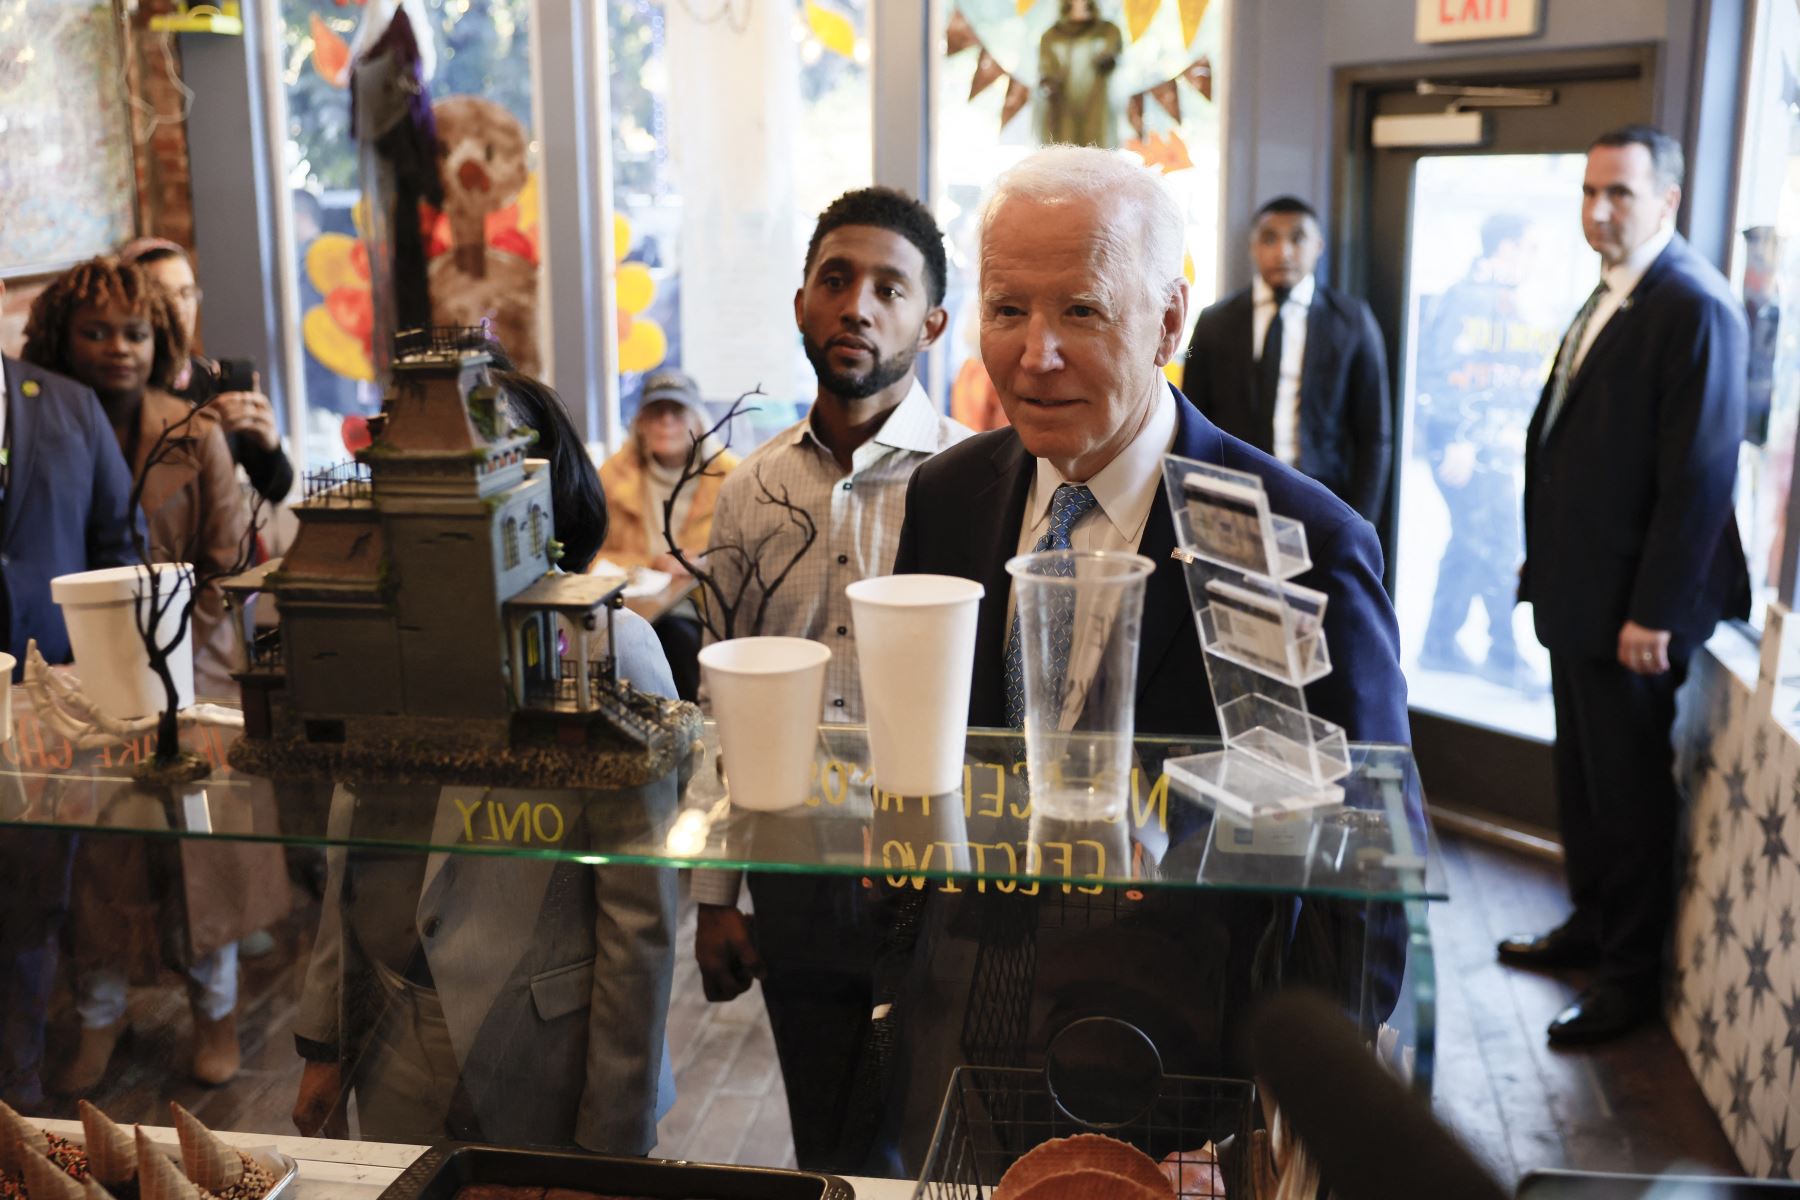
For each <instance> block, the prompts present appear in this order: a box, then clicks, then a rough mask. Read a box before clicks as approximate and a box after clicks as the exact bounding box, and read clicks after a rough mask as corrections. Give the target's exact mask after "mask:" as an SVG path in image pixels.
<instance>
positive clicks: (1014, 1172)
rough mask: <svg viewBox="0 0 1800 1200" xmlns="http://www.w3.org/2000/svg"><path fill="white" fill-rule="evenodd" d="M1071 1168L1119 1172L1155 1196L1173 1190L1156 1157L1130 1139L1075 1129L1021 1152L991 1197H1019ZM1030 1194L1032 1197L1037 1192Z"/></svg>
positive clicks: (1001, 1199)
mask: <svg viewBox="0 0 1800 1200" xmlns="http://www.w3.org/2000/svg"><path fill="white" fill-rule="evenodd" d="M1072 1171H1103V1172H1106V1173H1107V1174H1109V1175H1117V1176H1122V1177H1123V1178H1125V1179H1127V1180H1130V1181H1131V1182H1133V1183H1135V1184H1137V1185H1138V1186H1139V1187H1141V1188H1144V1189H1146V1190H1147V1191H1149V1192H1150V1193H1151V1194H1152V1195H1155V1196H1161V1197H1168V1196H1170V1195H1172V1194H1173V1192H1174V1190H1175V1189H1174V1187H1173V1186H1172V1185H1171V1184H1170V1183H1169V1180H1168V1177H1167V1176H1165V1175H1164V1174H1163V1173H1162V1170H1161V1168H1159V1167H1158V1166H1157V1165H1156V1161H1155V1160H1154V1159H1152V1158H1151V1157H1150V1156H1149V1155H1148V1154H1145V1153H1144V1152H1143V1151H1142V1150H1139V1149H1138V1148H1137V1147H1136V1146H1133V1145H1132V1144H1131V1143H1129V1142H1121V1141H1119V1140H1118V1139H1117V1138H1109V1137H1106V1136H1104V1135H1103V1134H1098V1133H1078V1134H1076V1135H1075V1136H1074V1137H1065V1138H1055V1139H1053V1140H1051V1141H1048V1142H1044V1143H1043V1144H1042V1145H1039V1146H1036V1147H1034V1148H1033V1149H1032V1150H1030V1151H1029V1152H1027V1153H1026V1154H1025V1155H1023V1156H1022V1157H1021V1158H1020V1159H1019V1161H1017V1162H1015V1163H1014V1164H1013V1165H1012V1166H1011V1167H1009V1168H1008V1169H1007V1172H1006V1174H1005V1175H1004V1176H1002V1177H1001V1179H1000V1186H999V1187H997V1188H995V1189H994V1200H1021V1198H1022V1197H1023V1195H1024V1193H1025V1192H1026V1191H1028V1190H1029V1189H1031V1188H1032V1187H1034V1186H1036V1185H1037V1184H1038V1183H1039V1182H1041V1181H1043V1180H1046V1179H1050V1178H1052V1177H1054V1176H1058V1175H1066V1174H1068V1173H1070V1172H1072ZM1070 1194H1071V1195H1073V1194H1074V1193H1070ZM1032 1195H1033V1197H1034V1200H1035V1198H1036V1196H1037V1193H1035V1192H1034V1193H1032Z"/></svg>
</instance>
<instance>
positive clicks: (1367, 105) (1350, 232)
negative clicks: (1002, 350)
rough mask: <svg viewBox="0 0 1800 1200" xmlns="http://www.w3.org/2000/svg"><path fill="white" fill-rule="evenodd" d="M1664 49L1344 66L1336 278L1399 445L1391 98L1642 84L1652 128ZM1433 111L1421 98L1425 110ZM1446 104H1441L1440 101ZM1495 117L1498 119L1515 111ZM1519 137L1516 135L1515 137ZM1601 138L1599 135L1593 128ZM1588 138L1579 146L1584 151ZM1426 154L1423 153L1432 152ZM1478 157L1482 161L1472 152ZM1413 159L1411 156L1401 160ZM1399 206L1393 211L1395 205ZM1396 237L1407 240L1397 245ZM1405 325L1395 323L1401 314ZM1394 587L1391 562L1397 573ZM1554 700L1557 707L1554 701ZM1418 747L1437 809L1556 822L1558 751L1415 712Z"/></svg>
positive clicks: (1400, 278)
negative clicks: (1375, 130)
mask: <svg viewBox="0 0 1800 1200" xmlns="http://www.w3.org/2000/svg"><path fill="white" fill-rule="evenodd" d="M1660 57H1661V55H1660V52H1659V48H1658V47H1657V46H1655V45H1653V44H1651V45H1637V46H1624V47H1610V48H1602V49H1592V50H1569V51H1549V52H1541V53H1530V54H1518V53H1514V54H1508V55H1497V56H1493V57H1480V58H1475V57H1471V58H1456V59H1441V60H1440V59H1434V60H1430V61H1428V62H1411V63H1405V64H1392V65H1377V66H1366V67H1344V68H1340V69H1339V70H1337V71H1336V72H1335V75H1334V81H1333V92H1334V109H1333V111H1334V112H1335V113H1336V121H1337V124H1336V128H1335V130H1334V131H1333V133H1334V135H1333V141H1332V145H1333V161H1332V199H1333V204H1332V228H1331V230H1330V231H1329V240H1330V242H1331V244H1332V245H1334V246H1337V247H1340V248H1341V249H1342V253H1341V254H1340V255H1338V256H1337V259H1336V263H1335V265H1334V270H1333V273H1334V275H1335V277H1336V282H1337V284H1338V286H1340V287H1342V288H1344V289H1345V290H1347V291H1349V292H1350V293H1351V294H1353V295H1359V296H1363V297H1364V298H1366V299H1367V300H1368V301H1369V303H1370V305H1371V306H1372V307H1373V308H1374V309H1375V312H1376V315H1377V316H1378V317H1379V318H1382V322H1381V323H1382V326H1383V335H1384V338H1385V340H1386V344H1387V351H1388V371H1389V384H1390V392H1391V395H1392V398H1393V399H1392V404H1393V413H1392V416H1393V421H1394V426H1393V427H1394V429H1395V431H1396V439H1398V437H1399V433H1400V430H1401V429H1402V428H1403V422H1404V420H1405V413H1404V408H1403V406H1404V403H1405V396H1404V395H1403V394H1402V391H1401V386H1402V384H1403V382H1404V378H1405V358H1404V357H1403V356H1404V354H1405V353H1406V352H1407V349H1408V348H1407V346H1406V345H1405V344H1404V336H1405V331H1404V328H1403V326H1404V319H1403V318H1404V308H1405V288H1406V257H1407V250H1408V247H1407V244H1406V243H1407V238H1406V234H1407V231H1408V230H1409V229H1410V227H1411V213H1410V212H1409V211H1406V209H1407V208H1408V207H1409V206H1410V204H1411V199H1410V196H1408V197H1407V198H1406V199H1405V201H1404V202H1403V203H1402V204H1401V205H1400V206H1399V208H1398V210H1397V211H1380V212H1377V211H1375V203H1374V180H1375V177H1376V167H1377V162H1376V158H1375V156H1376V154H1378V153H1381V154H1393V153H1396V152H1395V151H1376V150H1375V149H1374V148H1373V147H1372V146H1371V145H1370V128H1371V122H1372V120H1373V118H1374V116H1375V114H1376V111H1377V109H1378V106H1379V105H1380V103H1381V101H1382V100H1383V99H1384V98H1385V99H1388V100H1389V102H1390V103H1391V102H1392V101H1393V99H1394V98H1396V97H1397V96H1398V95H1403V94H1406V93H1409V92H1410V91H1411V89H1412V85H1413V83H1414V81H1416V80H1418V79H1421V78H1428V79H1431V80H1433V81H1435V82H1455V83H1480V84H1501V85H1507V84H1511V85H1520V86H1528V85H1549V86H1555V85H1557V84H1569V83H1575V82H1578V81H1585V80H1621V81H1623V80H1629V79H1635V80H1636V81H1637V86H1638V93H1639V95H1638V98H1637V100H1636V101H1635V104H1636V107H1638V108H1639V109H1640V110H1641V115H1639V116H1638V117H1636V118H1635V119H1641V120H1645V121H1650V120H1653V119H1654V116H1655V112H1656V106H1655V98H1656V90H1657V78H1658V67H1659V63H1660ZM1426 103H1428V102H1426V101H1423V100H1421V104H1422V105H1423V104H1426ZM1435 103H1436V104H1437V105H1438V106H1440V107H1441V106H1442V104H1443V101H1442V100H1441V99H1439V100H1437V101H1435ZM1512 111H1518V110H1503V111H1501V112H1498V113H1496V114H1495V120H1496V121H1497V122H1498V121H1500V120H1504V119H1505V118H1506V116H1507V115H1508V113H1509V112H1512ZM1509 132H1510V131H1509ZM1591 132H1593V133H1598V132H1599V130H1597V129H1596V130H1593V131H1591ZM1588 133H1589V131H1586V130H1581V131H1574V132H1572V133H1571V132H1570V131H1568V129H1567V127H1566V125H1565V126H1563V127H1561V128H1558V129H1554V130H1551V129H1546V130H1543V131H1542V136H1543V138H1545V139H1549V140H1543V142H1542V144H1541V145H1540V144H1537V142H1538V140H1541V139H1534V138H1530V137H1527V138H1524V139H1519V138H1518V137H1516V136H1509V138H1508V144H1507V145H1506V147H1505V151H1504V152H1507V153H1539V152H1567V151H1570V150H1574V151H1576V152H1579V151H1580V150H1582V149H1584V148H1585V146H1586V136H1587V134H1588ZM1576 140H1579V141H1580V143H1581V144H1580V145H1579V146H1576V145H1574V141H1576ZM1426 152H1427V151H1424V150H1421V151H1419V152H1416V153H1418V154H1423V153H1426ZM1472 152H1473V153H1481V152H1482V151H1480V150H1474V151H1472ZM1400 153H1405V152H1400ZM1388 208H1389V209H1393V208H1394V206H1393V205H1392V204H1390V205H1388ZM1396 231H1397V236H1396ZM1397 315H1398V316H1399V317H1400V318H1401V319H1395V318H1396V316H1397ZM1404 465H1405V464H1404V461H1403V456H1402V455H1401V454H1400V453H1398V452H1396V453H1395V455H1394V462H1393V466H1392V468H1391V471H1392V474H1391V477H1390V480H1389V488H1388V495H1389V502H1388V508H1387V513H1386V515H1385V520H1384V522H1383V526H1384V528H1383V533H1384V535H1385V541H1386V543H1387V544H1388V545H1390V546H1394V547H1396V554H1395V557H1398V535H1399V529H1398V525H1399V521H1398V513H1399V501H1400V499H1401V497H1400V491H1399V489H1400V480H1401V472H1402V469H1403V467H1404ZM1388 570H1389V580H1390V586H1391V581H1392V579H1393V570H1394V567H1393V563H1391V562H1390V563H1389V564H1388ZM1545 702H1546V703H1548V700H1547V699H1546V701H1545ZM1412 724H1413V741H1414V749H1415V752H1416V753H1417V756H1418V762H1419V770H1420V774H1421V776H1422V777H1423V778H1424V779H1426V780H1427V781H1428V783H1429V785H1430V789H1431V793H1432V794H1433V796H1434V797H1435V798H1436V800H1437V801H1438V802H1444V803H1448V804H1449V805H1451V806H1453V807H1456V808H1458V809H1463V810H1468V811H1471V812H1475V813H1478V814H1480V815H1482V816H1484V817H1487V818H1489V819H1491V820H1497V821H1499V822H1501V823H1510V824H1517V825H1521V826H1524V827H1529V828H1543V829H1549V828H1554V827H1555V825H1556V820H1555V809H1554V796H1555V788H1554V785H1553V772H1552V765H1551V755H1550V747H1549V746H1548V745H1547V744H1545V743H1542V742H1539V741H1536V740H1535V739H1531V738H1524V737H1519V736H1515V735H1511V734H1507V733H1502V732H1500V731H1497V730H1493V729H1488V728H1484V727H1482V726H1480V725H1478V724H1474V723H1470V722H1466V721H1461V720H1457V719H1454V718H1450V717H1445V716H1440V715H1437V714H1432V713H1427V712H1422V711H1415V712H1414V713H1413V716H1412Z"/></svg>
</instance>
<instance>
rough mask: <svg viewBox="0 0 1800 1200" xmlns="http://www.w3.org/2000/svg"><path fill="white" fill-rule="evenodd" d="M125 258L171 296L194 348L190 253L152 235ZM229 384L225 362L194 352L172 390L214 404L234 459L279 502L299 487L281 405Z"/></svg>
mask: <svg viewBox="0 0 1800 1200" xmlns="http://www.w3.org/2000/svg"><path fill="white" fill-rule="evenodd" d="M119 259H120V261H122V262H128V263H136V264H137V265H138V266H140V267H142V268H143V269H144V272H145V274H147V275H149V276H150V278H151V279H152V280H154V281H155V282H156V283H158V284H159V285H161V287H162V289H163V290H164V291H166V292H167V293H168V294H169V299H171V300H172V301H174V304H175V315H176V317H177V318H178V319H179V320H180V322H181V328H182V332H183V333H184V334H185V335H186V337H187V342H188V345H189V346H190V347H191V346H193V344H194V334H195V331H196V330H197V329H198V328H199V326H200V285H199V283H198V282H197V281H196V280H195V278H194V264H193V262H192V261H191V260H190V259H189V258H188V253H187V251H186V250H184V249H183V248H182V247H181V246H179V245H178V244H176V243H175V242H171V241H169V240H168V239H167V238H154V237H146V238H138V239H136V240H135V241H131V242H127V243H126V244H125V245H124V246H122V247H120V248H119ZM223 383H224V379H223V373H222V371H221V370H220V364H219V363H218V362H216V361H215V360H213V359H210V358H208V357H206V356H205V355H204V354H200V353H198V352H197V351H192V350H190V352H189V354H188V360H187V362H186V363H185V364H184V365H183V366H182V367H181V368H180V369H179V370H177V371H176V373H175V378H174V379H173V380H172V381H171V382H170V385H169V388H168V391H169V394H170V395H173V396H177V397H179V398H181V399H183V400H186V401H187V402H188V403H189V404H205V403H207V402H208V401H210V402H211V404H212V407H213V409H214V411H216V412H217V413H218V414H219V425H220V428H221V429H223V430H224V431H225V441H226V444H228V445H229V446H230V447H231V457H232V461H234V462H236V463H237V464H238V465H239V466H241V467H243V468H244V474H245V475H247V476H249V478H250V486H251V487H253V488H255V489H256V490H257V491H258V492H260V493H261V494H262V497H263V499H265V500H267V501H269V502H270V503H271V504H279V503H280V502H281V501H283V500H285V499H286V498H287V494H288V492H289V491H290V490H292V488H293V486H294V464H293V463H291V462H289V461H288V456H287V452H286V451H284V450H283V449H282V448H281V431H280V429H279V427H278V426H277V425H276V423H275V406H274V405H273V404H271V403H270V402H269V398H268V397H267V396H265V395H263V394H262V392H260V391H257V390H255V389H252V390H250V391H236V390H232V391H226V390H223Z"/></svg>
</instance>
